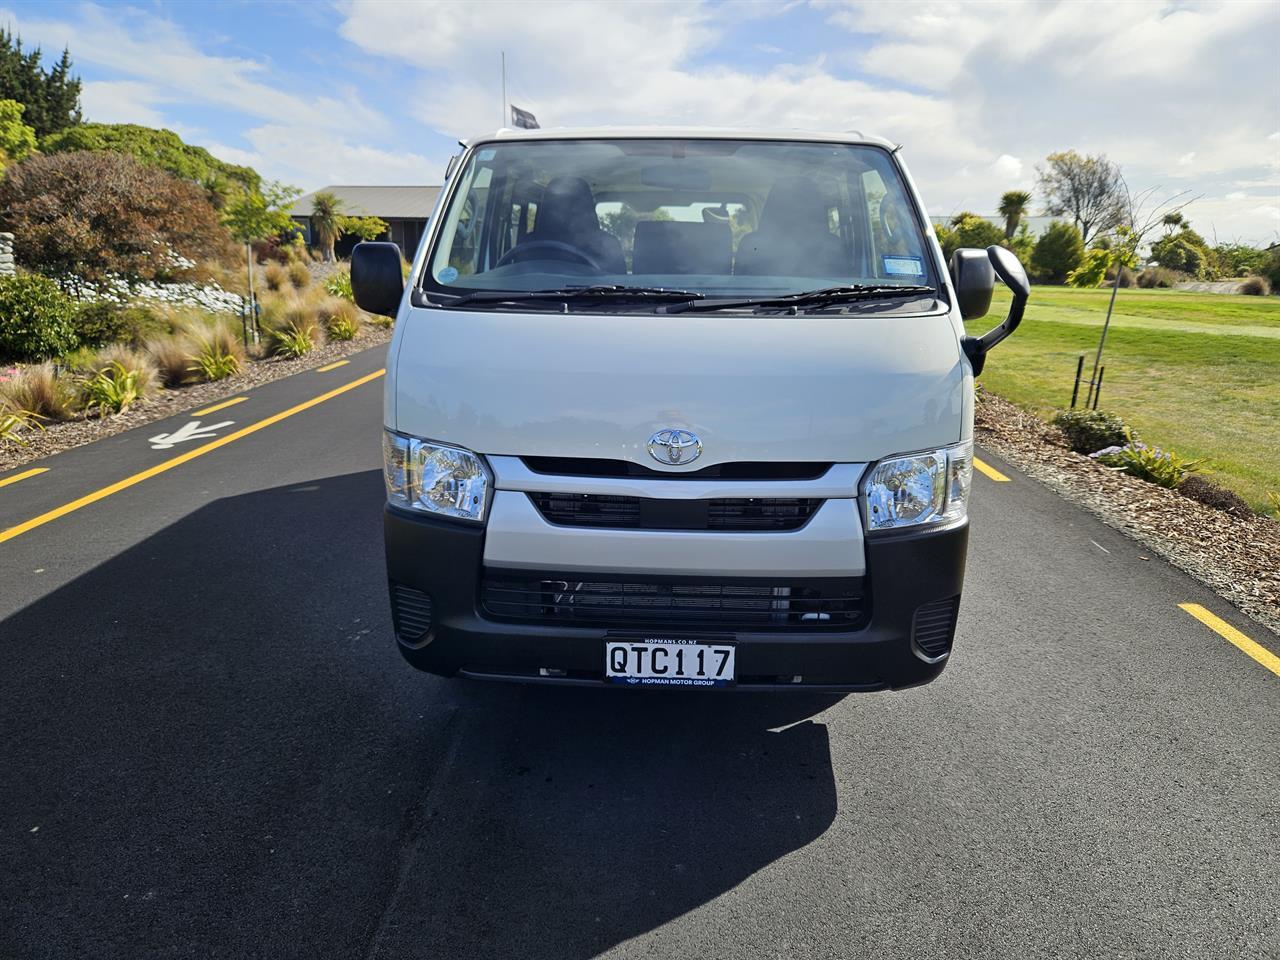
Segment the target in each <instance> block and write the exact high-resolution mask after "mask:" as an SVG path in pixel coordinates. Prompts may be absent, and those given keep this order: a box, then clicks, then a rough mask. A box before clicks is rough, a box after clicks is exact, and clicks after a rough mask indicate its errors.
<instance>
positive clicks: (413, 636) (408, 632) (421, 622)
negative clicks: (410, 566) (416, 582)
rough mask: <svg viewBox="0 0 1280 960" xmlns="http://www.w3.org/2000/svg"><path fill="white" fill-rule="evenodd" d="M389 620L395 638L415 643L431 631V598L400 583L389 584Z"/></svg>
mask: <svg viewBox="0 0 1280 960" xmlns="http://www.w3.org/2000/svg"><path fill="white" fill-rule="evenodd" d="M391 619H392V621H393V622H394V623H395V628H396V636H397V637H399V638H400V639H401V640H403V641H404V642H405V643H417V642H418V641H419V640H421V639H422V638H423V637H425V636H426V635H427V633H428V632H429V631H430V630H431V597H430V596H429V595H428V594H425V593H423V592H422V591H421V590H415V589H414V588H413V587H406V586H405V585H404V584H402V583H393V584H391Z"/></svg>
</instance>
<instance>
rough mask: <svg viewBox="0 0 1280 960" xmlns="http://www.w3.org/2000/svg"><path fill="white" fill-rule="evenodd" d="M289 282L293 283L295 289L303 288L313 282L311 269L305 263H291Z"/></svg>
mask: <svg viewBox="0 0 1280 960" xmlns="http://www.w3.org/2000/svg"><path fill="white" fill-rule="evenodd" d="M289 282H290V283H291V284H293V289H295V290H301V289H303V288H304V287H306V286H308V285H310V283H311V271H310V270H308V269H307V265H306V264H305V263H298V262H297V261H294V262H293V263H291V264H289Z"/></svg>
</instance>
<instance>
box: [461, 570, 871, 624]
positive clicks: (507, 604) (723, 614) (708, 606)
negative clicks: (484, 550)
mask: <svg viewBox="0 0 1280 960" xmlns="http://www.w3.org/2000/svg"><path fill="white" fill-rule="evenodd" d="M480 604H481V607H482V609H483V611H484V613H485V615H486V616H488V617H490V618H491V619H495V620H506V621H512V622H517V623H561V624H564V625H566V626H570V625H574V626H600V627H611V628H622V629H625V628H628V627H635V626H637V625H640V624H660V625H662V626H665V627H667V628H670V629H685V630H790V631H807V630H818V631H821V630H828V631H830V630H858V629H861V628H862V626H864V624H865V620H866V606H865V601H864V595H863V581H862V580H861V579H856V578H854V579H824V580H808V581H797V582H791V583H764V582H752V583H720V582H716V581H714V580H710V579H706V578H700V577H698V578H694V577H689V578H681V579H679V580H662V579H646V580H643V581H641V580H633V579H630V578H627V579H604V578H602V577H601V576H600V575H599V574H579V575H577V576H573V575H565V574H559V575H555V576H554V577H552V576H551V575H548V574H543V575H541V576H539V577H537V578H532V577H529V576H528V575H524V576H521V575H520V574H516V573H511V572H508V571H501V572H496V571H488V570H487V571H485V573H484V577H483V580H482V583H481V587H480Z"/></svg>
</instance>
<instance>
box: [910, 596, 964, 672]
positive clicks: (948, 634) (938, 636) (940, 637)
mask: <svg viewBox="0 0 1280 960" xmlns="http://www.w3.org/2000/svg"><path fill="white" fill-rule="evenodd" d="M959 607H960V598H959V597H951V598H950V599H948V600H935V601H933V602H932V603H926V604H924V605H923V606H921V607H917V608H916V616H915V624H914V625H913V627H912V638H913V639H914V640H915V644H916V647H918V648H919V650H920V651H921V652H922V653H923V654H924V655H925V656H926V657H941V656H942V655H943V654H945V653H946V652H947V651H948V650H950V649H951V638H952V636H954V634H955V631H956V613H957V611H958V610H959Z"/></svg>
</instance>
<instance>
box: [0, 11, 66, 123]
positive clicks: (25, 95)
mask: <svg viewBox="0 0 1280 960" xmlns="http://www.w3.org/2000/svg"><path fill="white" fill-rule="evenodd" d="M41 56H42V52H41V50H40V48H39V47H36V48H35V49H34V50H32V51H30V52H27V51H24V50H23V49H22V39H21V38H20V37H15V36H14V35H13V34H12V33H10V32H9V31H8V30H2V29H0V100H16V101H18V103H20V104H22V105H23V106H24V107H25V108H26V115H25V117H24V122H25V123H27V124H28V125H30V126H31V128H32V129H33V130H35V133H36V137H37V138H40V137H44V136H46V135H48V134H50V133H54V132H55V131H58V130H62V129H65V128H66V127H71V126H75V125H76V124H77V123H79V122H80V78H79V77H73V76H72V75H71V54H70V53H69V52H68V51H67V50H63V51H62V57H61V58H60V59H59V60H58V62H57V63H56V64H54V65H53V68H52V69H51V70H50V71H49V72H47V73H46V72H45V70H44V69H43V68H42V67H41V66H40V59H41Z"/></svg>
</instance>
